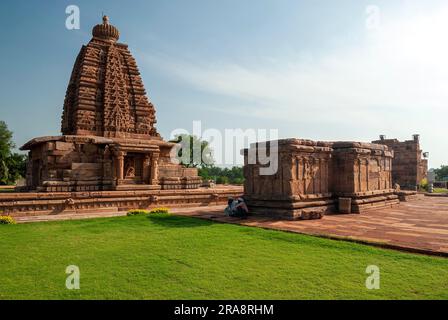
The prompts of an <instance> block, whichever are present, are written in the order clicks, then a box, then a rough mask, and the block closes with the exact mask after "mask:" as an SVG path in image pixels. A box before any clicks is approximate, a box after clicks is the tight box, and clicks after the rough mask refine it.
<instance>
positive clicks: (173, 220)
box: [148, 214, 213, 228]
mask: <svg viewBox="0 0 448 320" xmlns="http://www.w3.org/2000/svg"><path fill="white" fill-rule="evenodd" d="M148 219H149V220H150V221H151V222H153V223H155V224H157V225H160V226H163V227H167V228H194V227H204V226H209V225H212V224H213V222H212V221H209V220H203V219H197V218H189V217H179V216H173V215H170V214H150V215H149V216H148Z"/></svg>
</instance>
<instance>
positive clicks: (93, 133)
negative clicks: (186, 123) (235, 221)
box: [0, 16, 242, 216]
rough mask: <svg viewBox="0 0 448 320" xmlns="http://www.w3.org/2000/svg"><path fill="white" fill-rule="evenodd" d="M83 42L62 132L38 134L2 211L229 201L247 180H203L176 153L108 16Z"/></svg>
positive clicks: (0, 203) (2, 198)
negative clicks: (20, 182)
mask: <svg viewBox="0 0 448 320" xmlns="http://www.w3.org/2000/svg"><path fill="white" fill-rule="evenodd" d="M92 36H93V37H92V39H91V40H90V42H89V43H88V44H87V45H85V46H83V47H82V48H81V51H80V52H79V54H78V57H77V58H76V62H75V64H74V67H73V71H72V74H71V77H70V81H69V84H68V88H67V92H66V96H65V101H64V108H63V109H64V111H63V115H62V126H61V130H62V135H59V136H50V137H41V138H35V139H32V140H31V141H29V142H28V143H26V144H25V145H24V146H23V147H22V150H28V151H29V162H28V166H27V175H26V182H27V186H26V188H20V189H19V190H17V191H20V192H15V193H7V194H0V214H3V215H5V214H6V215H11V216H23V215H47V214H59V213H82V214H84V213H85V214H90V213H103V212H105V213H108V214H110V213H114V212H118V211H125V210H128V209H135V208H142V209H146V208H152V207H158V206H169V207H197V206H208V205H216V204H224V203H226V202H227V199H228V198H229V197H235V196H239V195H241V194H242V187H238V186H222V187H221V186H220V187H216V188H203V187H201V183H202V179H201V178H200V177H199V176H198V172H197V169H195V168H186V167H184V166H182V165H179V164H176V163H173V162H172V161H171V157H170V152H171V150H172V148H173V146H174V145H175V144H174V143H170V142H166V141H164V140H163V139H162V138H161V137H160V135H159V133H158V132H157V129H156V127H155V124H156V117H155V108H154V105H153V104H152V103H151V102H150V101H149V99H148V97H147V95H146V91H145V88H144V86H143V82H142V79H141V77H140V73H139V70H138V68H137V64H136V62H135V59H134V58H133V57H132V55H131V53H130V51H129V49H128V46H127V45H125V44H122V43H118V42H117V41H118V38H119V31H118V29H117V28H115V27H114V26H113V25H111V24H110V23H109V19H108V18H107V17H106V16H105V17H103V23H102V24H99V25H96V26H95V27H94V28H93V30H92Z"/></svg>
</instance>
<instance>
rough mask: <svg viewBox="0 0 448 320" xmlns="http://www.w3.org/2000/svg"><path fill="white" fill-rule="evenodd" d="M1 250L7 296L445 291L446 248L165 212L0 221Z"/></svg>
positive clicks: (418, 294) (437, 294)
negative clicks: (403, 248) (420, 250)
mask: <svg viewBox="0 0 448 320" xmlns="http://www.w3.org/2000/svg"><path fill="white" fill-rule="evenodd" d="M0 256H1V266H2V276H1V281H0V298H1V299H429V298H434V299H448V259H446V258H436V257H429V256H423V255H414V254H407V253H401V252H397V251H392V250H384V249H379V248H374V247H370V246H365V245H360V244H354V243H350V242H345V241H334V240H328V239H321V238H316V237H310V236H304V235H299V234H292V233H286V232H280V231H269V230H263V229H258V228H250V227H242V226H237V225H230V224H220V223H212V222H209V221H204V220H200V219H194V218H187V217H176V216H169V215H153V216H149V217H147V216H133V217H120V218H102V219H91V220H79V221H61V222H44V223H32V224H20V225H5V226H0ZM69 265H77V266H78V267H79V268H80V272H81V279H80V284H81V289H80V290H68V289H66V287H65V282H66V277H67V275H66V274H65V270H66V267H67V266H69ZM368 265H376V266H378V267H379V268H380V271H381V277H380V281H381V282H380V289H379V290H368V289H366V287H365V280H366V277H367V276H368V275H367V274H366V273H365V270H366V267H367V266H368Z"/></svg>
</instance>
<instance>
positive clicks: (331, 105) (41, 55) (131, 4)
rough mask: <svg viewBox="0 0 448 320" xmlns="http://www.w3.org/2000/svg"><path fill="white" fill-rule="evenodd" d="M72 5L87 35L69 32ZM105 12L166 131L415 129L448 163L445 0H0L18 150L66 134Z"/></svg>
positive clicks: (3, 75) (336, 134) (370, 132)
mask: <svg viewBox="0 0 448 320" xmlns="http://www.w3.org/2000/svg"><path fill="white" fill-rule="evenodd" d="M71 4H74V5H77V6H78V7H79V8H80V13H81V17H80V18H81V20H80V21H81V29H80V30H67V29H66V28H65V20H66V17H67V14H66V13H65V8H66V7H67V6H68V5H71ZM372 5H373V6H376V8H378V9H379V18H380V20H379V23H378V24H377V25H376V28H369V27H368V26H366V21H367V20H368V19H369V18H370V17H371V15H370V13H368V12H367V11H366V10H367V8H368V7H369V6H372ZM102 12H104V13H105V14H107V15H109V17H110V20H111V23H112V24H113V25H115V26H116V27H117V28H118V29H119V30H120V32H121V37H120V42H124V43H127V44H128V45H129V47H130V50H131V52H132V53H133V54H134V56H135V58H136V60H137V63H138V65H139V68H140V71H141V73H142V77H143V81H144V84H145V87H146V89H147V91H148V94H149V97H150V99H151V101H152V102H153V103H154V104H155V105H156V110H157V119H158V125H157V127H158V129H159V131H160V132H161V134H162V135H163V136H164V137H165V138H168V137H169V135H170V133H171V132H172V130H174V129H176V128H185V129H187V130H190V131H191V130H192V122H193V121H194V120H201V121H202V127H203V129H205V128H216V129H218V130H224V129H226V128H227V129H232V128H242V129H247V128H260V129H278V130H279V135H280V137H301V138H309V139H313V140H360V141H370V140H373V139H376V138H377V136H378V135H379V134H385V135H387V137H390V138H393V137H396V138H398V139H400V140H404V139H411V136H412V134H414V133H420V134H421V141H422V146H423V148H424V150H425V151H428V152H430V165H431V166H433V167H437V166H439V165H441V164H442V163H444V164H448V139H446V138H445V137H446V132H447V129H446V128H447V120H446V119H448V111H447V106H446V103H447V101H448V90H447V88H448V59H447V57H448V42H447V40H446V39H447V37H446V34H447V33H448V5H447V4H446V1H438V0H433V1H420V0H415V1H405V0H403V1H379V0H370V1H363V0H338V1H333V0H327V1H323V0H312V1H311V0H308V1H298V0H276V1H274V0H259V1H251V0H246V1H241V0H240V1H236V0H225V1H222V0H221V1H215V0H189V1H181V0H176V1H174V0H171V1H134V0H130V1H111V0H108V1H75V0H72V1H29V0H28V1H24V0H16V1H2V2H0V37H1V39H2V42H1V50H0V57H1V59H0V70H1V72H0V88H1V91H0V119H1V120H5V121H6V122H7V123H8V125H9V127H10V128H11V129H12V130H13V131H14V138H15V141H16V142H17V144H18V145H21V144H23V143H25V142H26V141H27V140H29V139H31V138H33V137H36V136H44V135H57V134H59V131H60V117H61V113H62V105H63V100H64V95H65V90H66V86H67V83H68V79H69V77H70V72H71V69H72V67H73V63H74V59H75V57H76V55H77V54H78V52H79V49H80V47H81V45H82V44H85V43H87V42H88V41H89V40H90V38H91V29H92V27H93V26H94V25H95V24H97V23H100V21H101V14H102Z"/></svg>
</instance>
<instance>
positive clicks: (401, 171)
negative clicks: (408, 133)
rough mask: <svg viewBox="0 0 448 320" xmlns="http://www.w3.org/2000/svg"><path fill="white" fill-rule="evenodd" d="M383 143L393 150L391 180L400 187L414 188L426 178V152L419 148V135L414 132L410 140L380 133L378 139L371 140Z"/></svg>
mask: <svg viewBox="0 0 448 320" xmlns="http://www.w3.org/2000/svg"><path fill="white" fill-rule="evenodd" d="M373 143H376V144H383V145H386V146H388V147H389V149H391V150H393V151H394V155H395V156H394V160H393V170H392V181H393V183H394V184H395V183H396V184H398V185H400V187H401V188H402V189H407V190H416V189H417V188H418V186H419V185H420V184H421V183H422V180H424V179H427V178H428V159H427V158H428V153H427V152H423V151H422V149H421V148H420V136H419V135H418V134H414V135H413V137H412V140H406V141H398V140H397V139H386V136H384V135H381V136H380V139H379V140H376V141H373Z"/></svg>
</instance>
